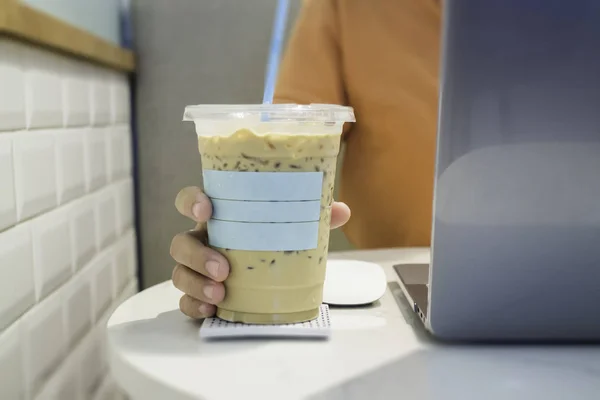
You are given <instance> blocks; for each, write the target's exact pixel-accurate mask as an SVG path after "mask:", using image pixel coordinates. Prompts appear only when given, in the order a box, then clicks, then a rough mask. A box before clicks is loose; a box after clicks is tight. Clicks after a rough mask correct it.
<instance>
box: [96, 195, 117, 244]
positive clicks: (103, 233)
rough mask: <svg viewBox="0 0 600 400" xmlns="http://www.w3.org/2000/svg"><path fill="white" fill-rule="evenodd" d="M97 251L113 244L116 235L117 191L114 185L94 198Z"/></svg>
mask: <svg viewBox="0 0 600 400" xmlns="http://www.w3.org/2000/svg"><path fill="white" fill-rule="evenodd" d="M96 221H97V224H96V226H97V229H96V234H97V243H98V249H104V248H106V246H108V245H109V244H111V243H112V242H114V240H115V238H116V235H117V191H116V190H115V187H114V185H111V186H108V187H106V188H104V189H102V190H100V191H99V192H98V194H97V196H96Z"/></svg>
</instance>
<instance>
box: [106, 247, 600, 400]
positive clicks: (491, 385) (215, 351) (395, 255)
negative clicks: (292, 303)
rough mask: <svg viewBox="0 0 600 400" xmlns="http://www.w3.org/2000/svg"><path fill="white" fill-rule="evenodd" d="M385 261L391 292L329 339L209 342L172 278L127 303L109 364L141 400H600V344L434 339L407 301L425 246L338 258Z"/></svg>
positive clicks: (351, 316)
mask: <svg viewBox="0 0 600 400" xmlns="http://www.w3.org/2000/svg"><path fill="white" fill-rule="evenodd" d="M330 257H331V258H348V259H350V258H351V259H357V260H365V261H373V262H377V263H379V264H380V265H382V266H383V267H384V268H385V270H386V274H387V276H388V281H389V282H390V285H389V286H390V288H389V289H388V291H387V293H386V294H385V295H384V297H383V298H382V299H381V300H380V301H379V302H378V303H377V304H375V305H373V306H371V307H367V308H350V309H349V308H344V309H339V308H334V309H332V310H331V318H332V328H333V334H332V337H331V339H330V340H329V341H291V340H245V341H236V342H203V341H201V340H200V339H199V336H198V330H199V324H198V323H195V322H192V321H190V320H188V319H187V318H186V317H184V316H183V315H182V314H181V313H180V312H179V310H178V308H177V307H178V301H179V297H180V295H181V294H180V293H179V292H178V291H177V289H175V288H174V287H173V286H172V285H171V283H170V282H165V283H162V284H159V285H156V286H154V287H151V288H149V289H147V290H145V291H143V292H141V293H139V294H137V295H136V296H134V297H132V298H130V299H129V300H127V301H126V302H125V303H123V304H122V305H121V306H120V307H119V308H118V309H117V310H116V311H115V312H114V314H113V315H112V317H111V318H110V320H109V322H108V327H109V329H108V344H109V351H110V365H111V369H112V371H113V374H114V377H115V379H116V380H117V382H118V383H119V384H120V385H121V386H122V387H123V389H125V390H126V391H127V392H128V393H129V394H130V396H131V397H132V398H133V399H134V400H136V399H144V400H153V399H161V400H162V399H169V400H180V399H210V400H212V399H236V398H246V399H251V400H253V399H261V400H263V399H265V400H267V399H286V400H287V399H304V398H309V399H344V400H353V399H361V400H362V399H369V400H375V399H392V398H398V399H431V400H442V399H444V400H454V399H457V400H459V399H460V400H467V399H486V400H496V399H498V400H499V399H502V400H505V399H527V400H531V399H544V400H554V399H556V400H578V399H586V400H587V399H590V400H591V399H599V398H600V347H573V346H570V347H540V346H527V347H525V346H510V347H508V346H496V347H490V346H457V345H442V344H437V343H435V342H434V341H432V340H431V339H430V338H429V336H428V335H427V333H425V332H424V331H423V328H422V326H421V325H420V323H419V322H418V321H417V320H416V318H415V316H414V315H413V313H412V311H411V310H410V309H409V307H408V304H407V303H406V302H402V301H400V302H399V301H397V299H396V298H395V297H394V295H393V293H392V292H395V291H397V290H398V286H397V285H396V284H395V283H394V282H395V281H397V276H396V274H395V273H394V271H393V269H392V265H393V264H396V263H414V262H427V261H428V258H429V254H428V251H427V250H423V249H408V250H379V251H368V252H351V253H337V254H335V253H334V254H331V255H330Z"/></svg>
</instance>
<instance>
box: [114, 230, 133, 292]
mask: <svg viewBox="0 0 600 400" xmlns="http://www.w3.org/2000/svg"><path fill="white" fill-rule="evenodd" d="M132 251H133V249H132V248H131V246H130V243H129V240H128V239H127V237H122V238H121V239H119V241H118V242H117V243H116V244H115V247H114V257H115V261H114V264H113V267H114V273H113V276H114V279H115V281H114V287H115V292H116V293H118V294H121V293H122V292H123V291H124V290H125V288H126V287H127V285H128V284H129V282H130V281H131V278H132V277H133V276H132V275H131V260H132V258H133V257H132V256H133V255H132V254H131V252H132Z"/></svg>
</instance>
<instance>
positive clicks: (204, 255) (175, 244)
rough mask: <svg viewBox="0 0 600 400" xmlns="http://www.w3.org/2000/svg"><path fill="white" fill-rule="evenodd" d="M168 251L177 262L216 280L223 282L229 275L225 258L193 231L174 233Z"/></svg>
mask: <svg viewBox="0 0 600 400" xmlns="http://www.w3.org/2000/svg"><path fill="white" fill-rule="evenodd" d="M170 253H171V257H173V259H174V260H175V261H177V262H178V263H180V264H183V265H185V266H187V267H189V268H191V269H192V270H194V271H196V272H198V273H200V274H202V275H204V276H208V277H210V278H212V279H213V280H215V281H217V282H223V281H224V280H225V279H226V278H227V276H228V275H229V263H228V262H227V259H226V258H225V257H223V255H222V254H221V253H219V252H218V251H215V250H213V249H211V248H209V247H206V246H204V245H203V244H202V242H201V241H200V240H198V238H197V237H195V233H194V232H184V233H179V234H177V235H175V237H174V238H173V241H172V242H171V249H170Z"/></svg>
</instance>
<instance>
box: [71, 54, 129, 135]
mask: <svg viewBox="0 0 600 400" xmlns="http://www.w3.org/2000/svg"><path fill="white" fill-rule="evenodd" d="M63 73H64V75H63V121H64V125H65V126H86V125H89V124H90V109H91V108H90V100H91V83H90V79H89V78H88V76H89V74H88V68H86V65H85V64H83V63H80V62H76V61H73V60H66V59H65V60H63ZM125 107H127V108H128V109H129V107H128V106H127V105H125Z"/></svg>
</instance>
